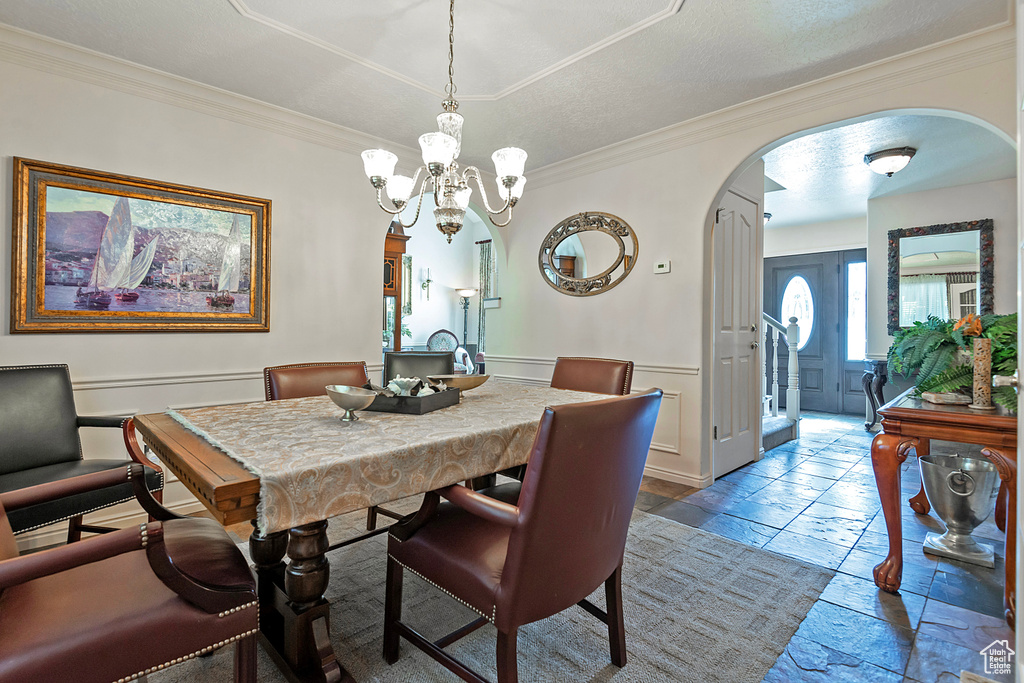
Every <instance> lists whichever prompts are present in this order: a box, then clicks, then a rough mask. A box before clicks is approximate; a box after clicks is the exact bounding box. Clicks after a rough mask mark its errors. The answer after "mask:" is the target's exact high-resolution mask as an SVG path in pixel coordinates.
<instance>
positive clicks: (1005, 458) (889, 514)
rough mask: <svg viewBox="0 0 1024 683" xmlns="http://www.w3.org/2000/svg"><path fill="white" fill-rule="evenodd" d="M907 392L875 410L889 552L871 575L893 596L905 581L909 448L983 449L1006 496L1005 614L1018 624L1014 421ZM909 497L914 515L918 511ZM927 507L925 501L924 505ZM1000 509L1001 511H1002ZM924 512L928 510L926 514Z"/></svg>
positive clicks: (874, 454)
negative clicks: (935, 443) (903, 508)
mask: <svg viewBox="0 0 1024 683" xmlns="http://www.w3.org/2000/svg"><path fill="white" fill-rule="evenodd" d="M912 391H913V389H910V390H907V391H905V392H904V393H902V394H900V395H899V396H897V397H896V398H895V399H893V400H892V401H890V402H889V403H887V404H886V405H884V406H882V407H881V408H879V409H878V413H879V414H880V415H881V416H882V432H881V433H879V434H878V435H877V436H875V438H874V439H873V440H872V442H871V466H872V469H873V470H874V473H875V485H876V487H877V488H878V497H879V500H880V501H881V504H882V514H883V517H884V519H885V526H886V533H887V535H888V539H889V553H888V555H887V556H886V558H885V559H884V560H883V561H882V562H880V563H879V564H878V565H876V566H875V568H874V570H873V572H872V575H873V577H874V580H875V585H876V586H878V587H879V588H880V589H882V590H884V591H887V592H890V593H895V592H897V591H898V590H899V588H900V585H901V584H902V578H903V521H902V518H901V516H900V498H901V496H900V492H901V487H900V476H901V473H900V466H901V465H902V464H903V462H904V461H905V460H906V459H907V456H908V455H909V454H910V450H911V449H912V448H913V449H915V451H916V452H917V454H918V456H919V457H920V456H922V455H926V454H928V451H929V440H930V439H933V438H934V439H942V440H948V441H955V442H960V443H972V444H977V445H981V446H984V447H985V448H983V449H982V451H981V452H982V455H984V456H985V457H986V458H987V459H988V460H990V461H991V462H992V463H993V464H994V465H995V466H996V470H997V471H998V472H999V477H1000V479H1001V480H1002V483H1003V486H1004V487H1005V488H1006V490H1007V492H1006V496H1005V497H1004V496H1002V495H1001V496H1000V499H1001V502H1002V501H1005V503H1004V504H1003V505H997V508H996V512H997V515H998V514H999V513H1001V512H1002V513H1003V515H1004V516H1003V521H1004V528H1005V532H1006V543H1005V551H1004V555H1005V568H1006V573H1005V578H1004V590H1003V607H1004V616H1005V618H1006V621H1007V623H1008V624H1009V625H1010V626H1011V627H1014V626H1015V623H1016V559H1017V558H1016V547H1017V538H1016V534H1017V505H1016V501H1017V418H1016V417H1014V416H1012V415H1008V414H991V413H988V414H985V413H979V412H976V411H973V410H971V409H970V408H966V407H961V406H940V405H932V404H927V403H924V402H922V401H920V400H917V399H914V398H913V397H911V396H910V394H911V392H912ZM920 498H923V492H922V493H919V494H918V495H917V496H914V498H912V499H911V505H912V507H913V508H914V510H915V512H921V510H919V509H918V506H915V505H914V501H919V499H920ZM925 505H927V501H925ZM1000 507H1004V509H1005V512H1004V511H1003V510H1000ZM924 511H925V512H927V507H926V508H925V510H924Z"/></svg>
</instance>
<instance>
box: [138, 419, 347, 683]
mask: <svg viewBox="0 0 1024 683" xmlns="http://www.w3.org/2000/svg"><path fill="white" fill-rule="evenodd" d="M135 426H136V428H137V429H138V431H139V433H141V434H142V438H143V440H144V441H145V442H146V443H147V444H148V445H149V447H150V448H151V449H152V450H153V452H155V453H156V455H157V457H158V458H160V460H161V462H163V463H164V464H165V465H167V467H168V469H170V470H171V471H172V472H174V474H175V475H176V476H177V477H178V479H179V480H180V481H181V482H182V483H183V484H184V485H185V487H186V488H188V490H189V491H191V492H192V493H193V494H194V495H195V496H196V497H197V498H198V499H199V500H200V502H202V503H203V505H204V506H206V508H207V509H208V510H209V511H210V513H211V514H213V516H214V517H215V518H216V519H217V521H219V522H220V523H221V524H223V525H229V524H237V523H239V522H245V521H252V522H253V527H254V528H253V533H252V534H251V535H250V536H249V554H250V556H251V557H252V560H253V564H254V565H255V567H256V578H257V595H258V599H259V619H260V642H262V643H263V645H264V649H265V650H266V651H267V653H268V654H269V655H270V657H271V659H273V660H274V663H275V664H277V666H278V668H279V669H280V670H281V672H282V673H283V674H284V676H285V678H287V679H288V680H289V681H291V682H292V683H354V679H353V678H352V676H351V675H349V673H348V672H347V671H346V670H345V668H344V667H343V666H341V664H340V662H339V661H338V658H337V656H336V655H335V652H334V648H333V646H332V645H331V641H330V603H329V602H328V601H327V600H326V599H325V598H324V597H323V596H324V593H325V592H326V590H327V582H328V578H329V571H330V569H329V564H328V561H327V558H326V552H327V550H328V544H327V522H326V521H319V522H314V523H312V524H305V525H302V526H299V527H295V528H294V529H289V530H287V531H277V532H273V533H270V534H265V535H264V534H262V533H260V532H259V530H258V529H257V528H255V527H256V523H255V519H256V511H257V505H258V503H259V486H260V480H259V477H257V476H256V475H254V474H252V473H251V472H249V471H248V470H246V469H245V468H244V467H243V466H242V465H241V463H239V462H237V461H235V460H234V459H232V458H231V456H229V455H228V454H227V453H224V452H223V451H221V450H219V449H217V448H215V447H214V446H212V445H210V443H209V442H207V441H206V440H205V439H203V438H202V437H200V436H198V435H197V434H194V433H192V432H190V431H189V430H187V429H186V428H185V427H184V426H183V425H182V424H181V423H179V422H177V421H176V420H174V419H173V418H171V417H170V416H168V415H165V414H161V413H153V414H149V415H139V416H137V417H136V418H135ZM286 554H287V556H288V558H289V560H290V562H289V563H288V564H287V565H285V563H284V558H285V555H286Z"/></svg>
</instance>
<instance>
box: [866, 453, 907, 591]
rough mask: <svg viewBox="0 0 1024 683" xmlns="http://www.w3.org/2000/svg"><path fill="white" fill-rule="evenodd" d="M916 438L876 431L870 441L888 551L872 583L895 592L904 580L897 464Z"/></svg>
mask: <svg viewBox="0 0 1024 683" xmlns="http://www.w3.org/2000/svg"><path fill="white" fill-rule="evenodd" d="M916 445H917V439H913V438H910V437H905V436H895V435H892V434H884V433H883V434H879V435H878V436H876V437H875V438H874V440H873V441H872V442H871V466H872V468H873V469H874V471H875V484H876V486H878V498H879V499H880V500H881V502H882V514H883V515H884V516H885V528H886V531H887V532H888V534H889V554H888V556H886V558H885V560H883V561H882V562H881V563H880V564H878V565H877V566H876V567H875V569H874V572H873V574H874V577H875V585H876V586H878V587H879V588H881V589H882V590H884V591H888V592H890V593H895V592H896V591H898V590H899V588H900V583H902V581H903V521H902V519H900V465H902V464H903V461H904V460H906V459H907V452H908V451H909V450H910V448H912V447H914V446H916Z"/></svg>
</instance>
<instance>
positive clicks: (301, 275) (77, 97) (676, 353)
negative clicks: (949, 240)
mask: <svg viewBox="0 0 1024 683" xmlns="http://www.w3.org/2000/svg"><path fill="white" fill-rule="evenodd" d="M0 48H2V49H0V83H3V87H2V88H0V131H2V133H0V156H2V157H3V163H2V165H0V187H3V188H7V190H6V191H2V192H0V213H2V215H3V216H4V226H3V228H2V229H0V247H2V256H0V262H2V264H3V268H4V269H5V273H0V280H2V281H4V282H8V281H9V277H8V274H7V273H6V269H7V268H9V265H8V264H9V263H10V238H9V235H10V222H9V221H10V215H11V207H10V196H11V195H10V191H9V190H10V187H11V185H10V184H11V161H10V157H11V156H15V155H17V156H25V157H30V158H36V159H42V160H46V161H53V162H59V163H64V164H72V165H78V166H84V167H87V168H95V169H102V170H106V171H113V172H118V173H125V174H131V175H138V176H143V177H147V178H155V179H159V180H165V181H169V182H175V183H183V184H188V185H195V186H199V187H205V188H212V189H217V190H224V191H228V192H237V193H242V194H249V195H254V196H259V197H269V198H270V199H272V200H273V228H272V233H271V235H272V237H271V260H270V265H271V280H272V283H271V308H270V310H271V332H270V333H268V334H237V335H227V334H164V335H160V334H123V335H82V334H78V335H15V336H11V335H10V334H9V332H8V330H7V327H6V324H5V326H4V329H3V335H2V336H0V359H2V362H3V363H5V364H23V363H24V364H28V363H49V362H67V363H69V364H70V365H71V371H72V377H73V378H74V380H75V382H76V389H77V390H76V400H77V401H78V405H79V410H80V411H81V412H82V413H106V414H124V413H131V412H136V411H141V412H152V411H160V410H163V409H164V408H165V407H166V406H168V405H171V406H184V405H196V404H203V403H205V404H215V403H220V402H226V401H238V400H259V399H260V398H261V397H262V390H261V384H260V379H259V378H260V370H261V369H262V368H263V367H264V366H265V365H270V364H278V363H289V362H299V361H307V360H324V359H366V360H367V361H369V362H371V363H372V364H373V363H376V364H379V358H380V357H379V355H378V354H379V353H380V331H379V327H380V325H379V323H380V283H381V279H382V275H383V266H382V252H383V242H384V227H383V226H384V225H385V221H382V220H381V218H382V214H381V212H380V210H379V209H378V208H377V207H376V206H375V205H374V204H375V202H374V200H373V192H372V189H371V188H370V186H369V184H368V183H367V181H366V180H365V177H364V176H363V174H362V171H361V163H360V161H359V158H358V153H359V151H360V150H362V149H366V148H368V147H377V146H380V144H381V143H380V142H379V141H373V140H368V139H366V138H365V137H364V136H360V135H358V134H355V133H353V132H351V131H346V130H344V129H341V128H339V127H337V126H331V125H328V124H324V123H323V122H319V121H315V120H312V119H309V118H308V117H302V116H299V115H296V114H292V113H288V112H284V111H282V110H280V109H277V108H274V107H269V106H266V105H262V104H259V103H255V102H252V101H250V100H246V99H244V98H239V97H235V96H233V95H230V94H227V93H224V92H222V91H217V90H214V89H210V88H204V87H202V86H198V85H196V84H194V83H189V82H185V81H182V80H181V79H175V78H172V77H168V76H166V75H162V74H158V73H155V72H152V71H149V70H146V69H142V68H138V67H135V66H132V65H128V64H125V63H124V62H120V61H117V60H110V59H107V58H103V57H99V56H97V55H94V54H91V53H87V52H84V51H80V50H76V49H74V48H70V47H67V46H63V45H59V44H55V43H52V42H50V41H45V40H42V39H38V38H33V37H30V36H27V35H25V34H23V33H20V32H15V31H8V30H7V29H0ZM1013 77H1014V37H1013V30H1012V29H999V30H996V31H991V32H986V33H983V34H980V35H978V36H975V37H972V38H970V39H965V40H963V41H954V42H952V43H949V44H946V45H943V46H941V47H938V48H934V49H931V50H923V51H919V52H916V53H913V54H910V55H908V56H905V57H902V58H900V59H895V60H889V61H887V62H885V63H882V64H879V65H875V66H871V67H868V68H865V69H859V70H856V71H853V72H848V73H845V74H840V75H839V76H836V77H834V78H830V79H826V80H823V81H818V82H815V83H812V84H808V85H806V86H801V87H799V88H794V89H791V90H789V91H785V92H783V93H779V94H777V95H773V96H771V97H767V98H762V99H760V100H756V101H753V102H751V103H747V104H744V105H741V106H738V107H734V108H731V109H729V110H726V111H723V112H719V113H717V114H714V115H711V116H707V117H702V118H700V119H696V120H693V121H689V122H685V123H683V124H680V125H678V126H673V127H671V128H669V129H665V130H662V131H659V132H657V133H654V134H652V135H649V136H644V137H643V138H641V139H637V140H633V141H629V142H627V143H624V144H622V145H616V146H614V147H611V148H607V149H605V150H599V151H597V152H595V153H592V154H589V155H585V156H584V157H580V158H577V159H574V160H570V161H568V162H565V163H562V164H558V165H555V166H550V167H547V168H545V169H538V170H530V169H528V174H529V175H530V180H531V182H530V185H529V188H530V189H529V191H528V192H527V194H526V195H524V197H523V200H522V201H521V202H520V203H519V205H518V206H517V208H516V217H515V220H514V221H513V224H512V225H511V226H510V227H509V228H505V229H501V230H494V231H492V232H494V233H496V234H500V235H501V238H502V240H503V242H504V244H503V246H499V249H498V253H499V270H500V271H501V272H500V275H499V293H500V295H501V297H502V304H501V308H498V309H492V310H491V311H490V312H489V313H488V347H489V351H490V352H489V353H488V371H490V372H493V373H496V374H498V375H502V376H505V377H508V378H517V379H520V380H521V381H534V382H541V383H546V382H547V380H548V378H550V372H551V368H552V366H553V363H554V358H555V357H556V356H558V355H565V354H581V355H594V356H604V357H619V358H631V359H633V360H634V361H635V362H636V363H637V365H638V367H637V373H636V377H635V380H634V387H635V388H637V389H643V388H646V387H651V386H660V387H662V388H663V389H665V390H666V397H665V402H664V405H663V409H662V417H661V419H660V420H659V423H658V427H657V431H656V434H655V444H654V450H653V452H652V456H651V460H650V464H651V467H652V470H651V471H652V472H653V473H657V474H659V475H660V476H665V477H668V478H673V479H676V480H677V481H683V482H687V483H692V484H696V485H701V484H706V483H708V482H709V481H710V479H709V475H708V473H709V471H710V456H709V454H710V417H709V414H708V413H707V406H706V402H705V401H703V398H702V397H703V396H704V395H705V393H706V392H707V391H708V389H707V384H706V380H707V379H708V378H707V377H706V376H705V375H704V374H703V373H702V371H701V367H702V366H703V365H704V364H705V362H706V360H705V358H706V354H707V353H708V352H709V347H708V345H707V341H708V339H709V334H710V328H709V324H708V323H707V320H708V319H709V318H708V316H709V310H710V309H709V306H710V299H709V298H708V296H707V292H708V291H709V290H708V289H707V288H706V287H705V282H708V281H709V278H710V271H709V265H708V264H709V263H710V246H709V244H708V239H707V237H708V236H709V235H710V221H711V218H712V217H713V210H714V208H715V207H716V205H717V201H718V198H719V197H720V196H721V194H722V193H723V192H724V188H725V187H727V186H728V185H729V184H731V182H732V181H733V180H734V179H735V178H736V177H738V175H739V173H740V171H741V170H743V169H741V168H739V167H740V165H741V164H742V165H744V166H746V163H745V162H748V161H750V160H752V159H757V158H760V156H761V155H762V154H763V153H764V152H765V150H766V148H767V147H768V146H769V145H771V144H772V143H773V142H775V141H777V140H780V139H783V138H785V137H786V136H790V135H794V134H796V133H798V132H800V131H803V130H806V129H808V128H812V127H816V126H822V125H824V124H828V123H832V122H838V121H843V120H845V119H848V118H850V117H854V116H862V115H866V114H870V113H872V112H878V111H887V110H896V109H901V108H918V107H935V108H942V109H949V110H954V111H956V110H958V111H961V112H964V113H965V114H970V115H973V116H976V117H978V118H980V119H983V120H986V121H988V122H990V123H991V124H993V125H995V126H998V127H1000V128H1001V129H1002V130H1004V131H1013V130H1015V126H1016V107H1015V106H1014V98H1013V94H1012V93H1011V92H1007V89H1006V88H1003V87H995V86H993V85H992V84H1001V83H1007V82H1011V81H1012V79H1013ZM386 144H387V146H389V147H391V148H392V149H394V147H395V145H394V144H393V143H386ZM399 154H400V156H401V157H411V158H416V156H417V155H416V152H415V151H413V150H408V149H404V150H400V151H399ZM582 210H600V211H607V212H609V213H612V214H615V215H617V216H621V217H622V218H623V219H625V220H626V221H627V222H629V223H630V224H631V225H632V227H633V228H634V229H635V230H636V232H637V235H638V237H639V241H640V249H639V254H638V262H637V265H636V267H635V268H634V269H633V272H632V273H631V274H630V276H629V277H628V278H627V279H626V280H625V281H624V282H623V283H622V284H620V285H619V286H618V287H616V288H615V289H613V290H611V291H609V292H607V293H604V294H601V295H599V296H594V297H584V298H575V297H568V296H565V295H562V294H559V293H558V292H556V291H554V290H553V289H552V288H551V287H549V286H548V285H546V284H545V283H544V282H543V281H542V279H541V275H540V273H539V271H538V268H537V249H538V247H539V245H540V241H541V239H542V238H543V236H544V235H545V234H546V233H547V231H548V230H550V228H551V227H552V226H553V225H554V224H555V223H557V222H558V221H560V220H561V219H563V218H565V217H566V216H569V215H571V214H573V213H577V212H579V211H582ZM385 218H386V217H385ZM374 226H380V229H379V230H376V229H374ZM455 239H460V236H456V238H455ZM665 258H670V259H672V261H673V267H672V272H671V273H670V274H668V275H654V274H653V273H652V267H653V263H654V262H655V261H656V260H661V259H665ZM417 265H419V264H417ZM997 277H998V276H997ZM432 298H433V295H432ZM4 300H5V301H6V300H7V297H4ZM5 305H6V304H5ZM7 317H8V316H7V315H4V318H5V320H6V319H7ZM93 431H95V430H93ZM100 446H107V447H109V448H110V449H112V450H115V449H119V446H118V445H117V440H116V438H113V439H107V440H103V439H100V438H98V437H93V436H89V440H88V442H87V444H86V448H87V453H88V454H90V455H100V454H102V452H101V449H100ZM168 500H169V501H171V502H175V501H182V500H184V498H183V496H182V495H181V490H180V488H178V489H177V490H173V487H172V490H171V491H170V492H169V496H168Z"/></svg>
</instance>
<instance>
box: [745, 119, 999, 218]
mask: <svg viewBox="0 0 1024 683" xmlns="http://www.w3.org/2000/svg"><path fill="white" fill-rule="evenodd" d="M893 147H914V148H915V149H917V154H916V155H914V158H913V159H911V160H910V163H909V164H907V167H906V168H904V169H903V170H902V171H900V172H898V173H896V174H894V175H893V176H892V177H891V178H888V177H886V176H883V175H879V174H877V173H875V172H874V171H872V170H871V169H869V168H868V167H867V164H865V163H864V155H865V154H868V153H870V152H877V151H879V150H883V149H891V148H893ZM1016 168H1017V153H1016V151H1015V150H1014V149H1013V147H1012V146H1011V145H1010V144H1009V143H1008V142H1006V141H1005V140H1004V139H1003V138H1001V137H999V136H998V135H996V134H995V133H993V132H991V131H989V130H987V129H985V128H982V127H981V126H980V125H978V124H975V123H970V122H968V121H962V120H959V119H954V118H948V117H944V116H922V115H903V116H886V117H882V118H877V119H872V120H870V121H862V122H860V123H854V124H850V125H846V126H841V127H838V128H832V129H830V130H826V131H822V132H818V133H812V134H810V135H805V136H804V137H801V138H797V139H796V140H792V141H790V142H787V143H786V144H784V145H781V146H780V147H777V148H775V149H774V150H772V151H771V152H769V153H768V154H766V155H765V156H764V173H765V176H767V177H768V178H770V179H771V180H773V181H775V182H776V183H778V184H780V185H782V186H783V188H784V189H781V190H776V191H770V192H766V193H765V197H764V207H765V211H767V212H768V213H770V214H771V215H772V218H771V221H770V222H769V223H768V229H769V230H770V229H771V228H773V227H785V226H788V225H803V224H807V223H821V222H825V221H833V220H840V219H844V218H855V217H859V216H864V215H866V214H867V202H868V199H871V198H874V197H884V196H887V195H896V194H905V193H907V192H921V191H923V190H935V189H939V188H943V187H953V186H955V185H967V184H969V183H980V182H986V181H990V180H1001V179H1004V178H1013V177H1015V175H1016Z"/></svg>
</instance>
